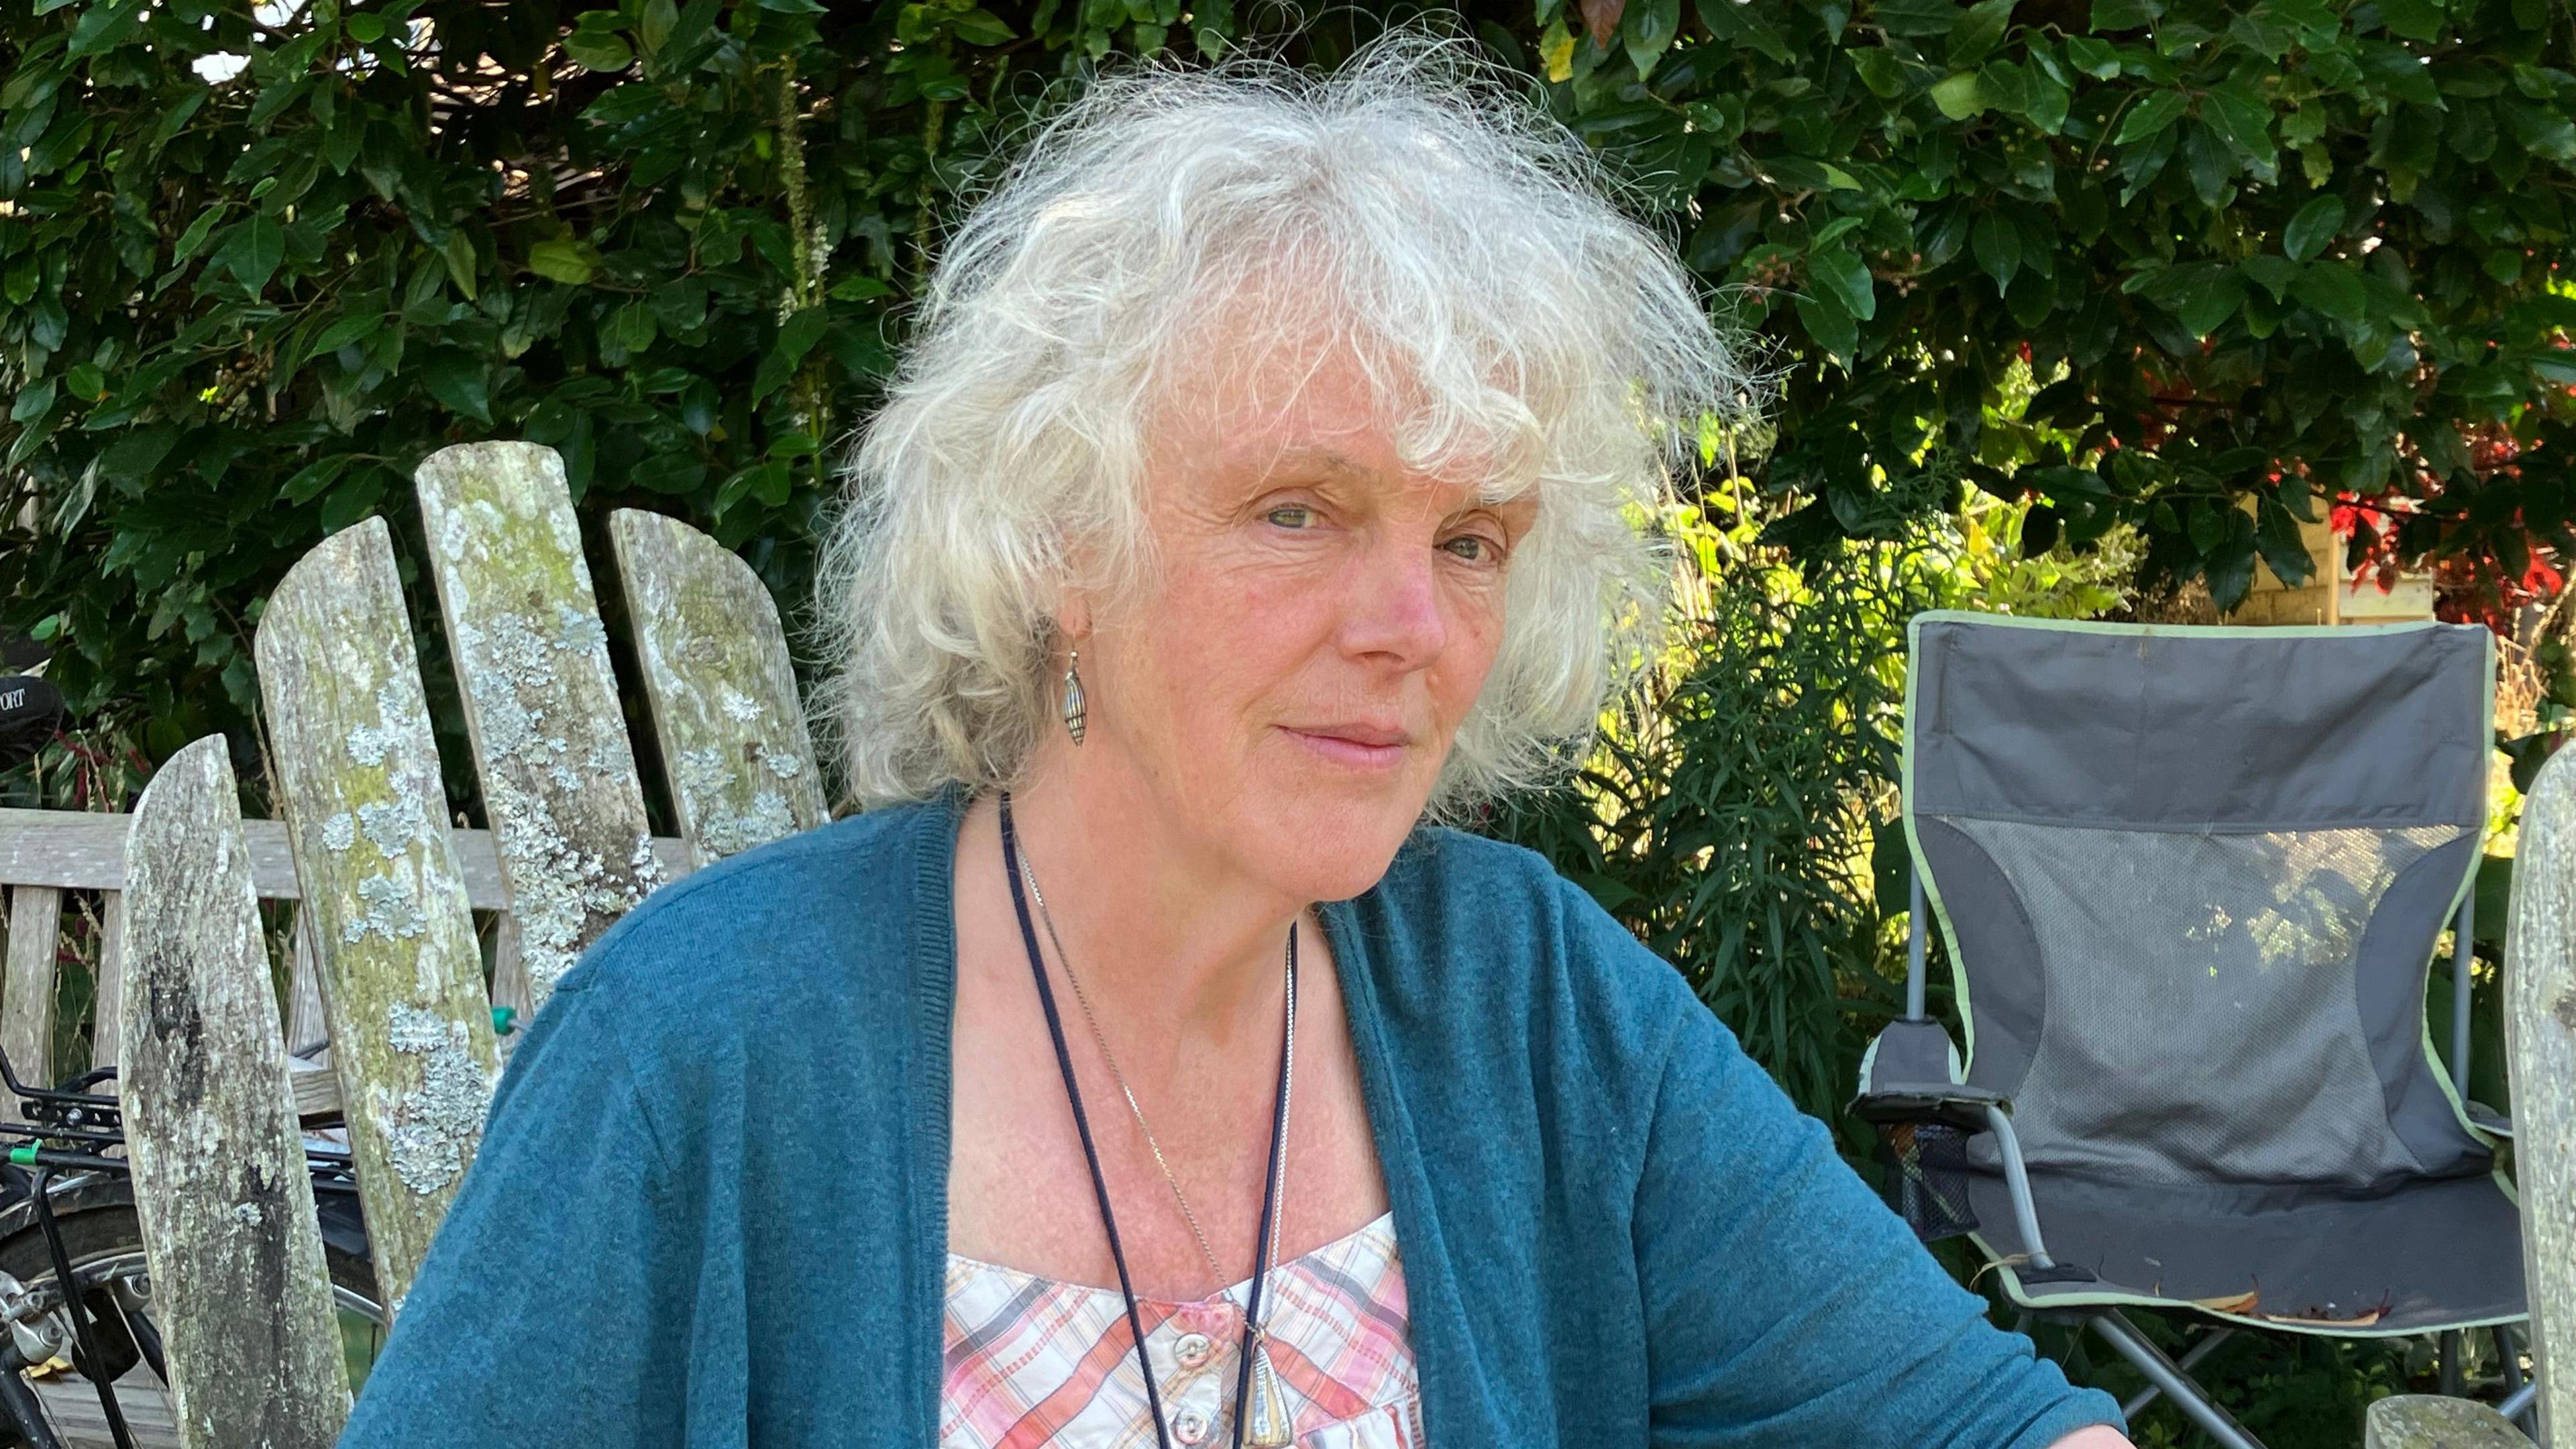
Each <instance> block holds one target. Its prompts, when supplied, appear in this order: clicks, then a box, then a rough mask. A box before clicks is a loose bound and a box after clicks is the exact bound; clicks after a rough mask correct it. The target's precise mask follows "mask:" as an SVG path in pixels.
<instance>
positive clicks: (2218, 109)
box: [2200, 81, 2279, 157]
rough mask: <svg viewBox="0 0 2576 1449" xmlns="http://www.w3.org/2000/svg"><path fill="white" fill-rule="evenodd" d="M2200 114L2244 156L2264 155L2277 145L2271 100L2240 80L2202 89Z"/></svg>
mask: <svg viewBox="0 0 2576 1449" xmlns="http://www.w3.org/2000/svg"><path fill="white" fill-rule="evenodd" d="M2200 117H2201V119H2202V120H2203V121H2206V122H2208V123H2209V127H2210V129H2211V130H2213V131H2216V132H2217V133H2218V135H2219V137H2220V138H2221V139H2222V140H2224V141H2226V142H2227V144H2228V145H2230V146H2233V147H2235V148H2236V149H2237V150H2238V151H2240V152H2242V153H2244V154H2245V155H2247V156H2253V157H2268V156H2270V155H2272V154H2273V153H2274V152H2275V151H2277V150H2278V149H2279V148H2278V147H2277V146H2275V145H2274V144H2273V142H2272V106H2271V103H2270V102H2269V101H2266V100H2264V99H2263V97H2262V96H2261V94H2259V93H2258V92H2256V90H2255V89H2254V87H2253V86H2251V85H2249V84H2247V83H2245V82H2243V81H2229V82H2227V83H2226V84H2223V85H2215V86H2211V87H2210V88H2209V89H2208V90H2207V91H2206V92H2204V93H2202V95H2201V98H2200Z"/></svg>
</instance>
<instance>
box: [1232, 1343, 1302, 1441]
mask: <svg viewBox="0 0 2576 1449" xmlns="http://www.w3.org/2000/svg"><path fill="white" fill-rule="evenodd" d="M1244 1413H1245V1415H1246V1417H1245V1419H1244V1421H1243V1427H1244V1430H1245V1433H1244V1439H1245V1442H1247V1443H1252V1444H1259V1445H1261V1446H1263V1449H1278V1446H1281V1445H1284V1444H1289V1443H1293V1442H1295V1440H1296V1437H1297V1427H1296V1425H1295V1424H1293V1423H1291V1422H1290V1421H1289V1417H1288V1390H1287V1388H1286V1387H1285V1386H1284V1385H1282V1384H1281V1383H1280V1382H1279V1374H1278V1372H1277V1371H1276V1370H1274V1369H1272V1368H1271V1367H1270V1347H1269V1345H1268V1344H1265V1343H1261V1342H1259V1341H1258V1340H1256V1341H1255V1342H1254V1344H1253V1348H1252V1402H1251V1403H1249V1404H1247V1405H1245V1406H1244Z"/></svg>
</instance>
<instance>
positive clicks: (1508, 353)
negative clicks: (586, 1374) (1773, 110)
mask: <svg viewBox="0 0 2576 1449" xmlns="http://www.w3.org/2000/svg"><path fill="white" fill-rule="evenodd" d="M1525 85H1526V82H1521V83H1517V84H1516V83H1515V82H1514V81H1513V80H1512V79H1511V78H1510V76H1509V75H1508V73H1506V72H1504V71H1502V70H1500V69H1499V68H1497V67H1495V66H1493V65H1492V64H1490V63H1489V62H1486V61H1483V60H1481V59H1479V58H1478V57H1477V55H1476V54H1475V53H1474V52H1473V51H1472V50H1471V49H1470V47H1469V44H1468V43H1467V42H1464V41H1461V40H1456V39H1448V38H1442V37H1438V36H1434V35H1431V34H1428V33H1426V32H1424V31H1422V30H1419V29H1411V28H1408V29H1399V30H1397V31H1394V32H1392V33H1390V34H1389V35H1387V36H1385V37H1384V38H1382V39H1380V40H1378V41H1377V42H1374V43H1373V44H1371V45H1370V46H1369V47H1367V48H1366V49H1364V50H1363V51H1361V52H1360V53H1359V54H1358V55H1356V56H1355V57H1353V58H1352V59H1351V60H1350V61H1349V62H1347V63H1346V64H1345V65H1343V66H1342V67H1341V68H1340V69H1338V70H1337V71H1335V72H1334V73H1332V74H1330V75H1327V76H1320V77H1319V76H1313V75H1309V74H1307V73H1304V72H1301V71H1299V70H1297V69H1295V68H1293V67H1289V66H1286V65H1282V64H1279V63H1277V62H1275V61H1270V60H1263V59H1238V60H1234V61H1230V62H1228V63H1225V64H1222V65H1218V66H1215V67H1213V68H1205V69H1193V68H1183V67H1181V66H1178V65H1170V64H1164V65H1147V66H1140V67H1138V68H1136V69H1133V70H1130V71H1128V72H1126V73H1123V74H1117V75H1112V76H1109V77H1106V78H1104V79H1101V80H1100V81H1098V82H1096V83H1095V84H1094V85H1093V86H1092V87H1091V88H1090V89H1089V90H1088V91H1087V92H1085V94H1084V95H1083V96H1082V97H1081V98H1080V99H1079V100H1077V101H1075V102H1074V103H1073V104H1072V105H1071V106H1070V107H1069V108H1068V109H1066V110H1065V111H1064V112H1063V113H1061V114H1060V115H1058V116H1057V117H1055V118H1054V119H1053V120H1052V121H1051V122H1050V123H1049V124H1047V125H1046V126H1044V127H1043V128H1042V129H1041V130H1040V131H1039V133H1038V134H1037V136H1036V138H1035V139H1034V141H1033V142H1032V143H1031V144H1030V145H1029V147H1028V148H1027V150H1026V151H1025V153H1024V154H1023V155H1022V156H1021V157H1020V158H1019V159H1018V161H1017V162H1016V163H1015V164H1014V165H1013V166H1012V167H1011V168H1010V169H1009V170H1008V171H1007V172H1006V173H1005V174H1004V175H1003V176H1002V177H1001V179H1000V180H999V181H998V182H997V184H996V185H995V186H994V188H993V189H992V190H991V191H990V192H989V194H987V195H986V196H984V197H983V198H982V199H981V200H980V202H979V203H978V204H977V205H976V206H974V207H973V208H972V210H971V211H970V212H969V213H968V214H967V215H966V217H965V218H964V220H963V221H962V223H961V224H960V226H959V227H958V229H957V231H956V232H955V234H954V235H953V236H952V237H951V238H950V239H949V240H948V242H947V245H946V247H945V249H944V251H943V253H942V255H941V256H940V258H939V260H938V262H937V264H936V266H935V268H934V269H933V272H932V274H931V276H930V279H929V283H928V286H927V288H926V291H925V295H924V298H923V301H922V304H921V309H920V313H919V316H918V319H917V324H916V327H915V330H914V332H913V334H912V337H911V340H910V343H909V346H908V347H907V349H906V351H905V353H904V355H903V358H902V360H901V364H900V366H899V368H898V369H897V371H896V374H895V376H894V378H893V380H892V381H891V384H890V386H889V391H888V395H887V398H886V400H885V403H884V405H883V407H882V408H881V409H880V410H879V411H878V412H877V413H876V414H875V415H874V416H873V417H872V418H871V419H870V420H869V421H868V422H867V423H866V424H865V425H864V427H863V428H862V430H861V432H860V436H859V440H858V444H857V447H856V449H855V452H854V454H853V460H852V466H851V474H852V476H851V483H850V492H849V497H848V500H847V503H846V505H845V507H844V509H843V512H842V514H841V516H840V518H839V519H838V520H837V521H836V523H835V525H834V527H833V529H832V531H831V536H830V538H829V539H828V541H827V544H826V547H825V550H824V556H823V562H822V568H821V575H820V597H819V601H818V615H819V617H820V620H821V624H822V633H823V636H824V638H823V642H824V647H825V648H826V650H827V651H828V652H827V658H828V660H829V662H830V668H831V670H832V677H831V678H830V680H829V682H828V683H827V685H826V686H825V690H824V693H823V695H822V697H821V699H820V701H819V703H820V712H821V714H822V716H823V718H822V720H821V723H822V725H823V727H824V731H825V733H826V736H827V738H829V739H830V740H831V741H832V742H833V747H834V748H833V753H834V754H836V755H837V757H838V760H839V763H840V765H841V768H842V770H843V771H844V774H845V783H846V786H847V788H848V790H849V793H850V794H851V795H852V796H853V797H854V798H855V799H856V800H857V801H858V803H860V804H862V805H872V804H879V803H886V802H892V801H898V800H907V799H919V798H923V797H926V796H928V795H931V794H934V793H936V792H937V791H939V790H940V789H942V788H943V787H945V786H947V785H949V784H951V783H960V782H962V783H963V784H965V785H968V786H970V787H977V788H982V787H989V786H994V785H1005V784H1009V783H1011V782H1012V781H1013V780H1014V778H1015V777H1016V775H1017V772H1018V771H1019V770H1020V769H1021V768H1022V766H1023V765H1024V764H1025V762H1026V761H1027V759H1028V757H1029V754H1030V751H1031V749H1032V748H1033V746H1034V745H1035V743H1036V741H1037V739H1038V731H1039V730H1040V729H1042V728H1044V727H1046V726H1048V725H1049V724H1050V723H1051V722H1052V720H1053V715H1054V703H1053V696H1052V690H1053V678H1052V675H1053V668H1052V665H1053V661H1054V659H1055V657H1056V654H1057V652H1058V650H1057V645H1058V643H1059V642H1060V641H1059V640H1058V639H1057V638H1056V631H1055V624H1054V618H1053V610H1054V608H1055V607H1056V606H1057V602H1058V601H1059V600H1060V599H1061V598H1062V596H1063V591H1064V590H1065V589H1066V588H1068V587H1069V586H1073V585H1075V584H1077V583H1079V584H1080V585H1082V586H1084V587H1088V588H1095V589H1114V588H1119V587H1133V586H1135V583H1136V581H1137V580H1138V579H1139V578H1140V577H1141V576H1142V575H1141V574H1140V573H1139V571H1140V570H1144V569H1150V568H1151V566H1152V565H1151V559H1150V558H1149V557H1148V556H1147V550H1146V549H1145V546H1144V545H1145V540H1146V538H1147V536H1148V529H1147V521H1146V519H1145V517H1144V512H1143V507H1144V505H1143V503H1142V497H1141V495H1142V488H1141V482H1142V474H1143V463H1144V459H1145V457H1146V453H1147V439H1148V435H1149V429H1150V428H1151V427H1152V426H1153V422H1154V417H1155V414H1156V410H1157V409H1158V408H1159V407H1162V406H1164V405H1165V404H1166V403H1167V402H1168V401H1169V400H1170V393H1171V390H1172V388H1173V385H1174V384H1175V383H1176V382H1178V381H1183V380H1186V381H1188V382H1189V384H1190V387H1191V391H1192V392H1193V393H1194V394H1195V395H1200V396H1204V395H1205V393H1206V391H1207V382H1208V379H1207V378H1206V377H1205V376H1203V375H1195V376H1194V375H1193V359H1194V357H1196V356H1198V355H1199V354H1200V353H1201V351H1202V349H1201V348H1200V347H1199V345H1198V344H1199V343H1200V342H1202V341H1204V340H1205V338H1206V337H1207V335H1208V334H1209V332H1210V330H1211V329H1213V328H1215V327H1218V326H1220V325H1221V326H1223V327H1225V328H1228V329H1231V334H1232V335H1233V336H1235V337H1237V338H1240V337H1242V336H1243V335H1245V329H1247V328H1249V329H1253V331H1252V333H1251V335H1253V336H1255V337H1256V338H1270V339H1277V340H1279V341H1282V342H1289V343H1294V344H1297V345H1304V346H1307V347H1310V348H1311V347H1313V346H1314V345H1315V344H1316V341H1317V339H1319V338H1320V339H1322V340H1323V341H1324V342H1325V343H1326V344H1327V345H1339V346H1346V347H1348V348H1350V349H1352V351H1353V353H1354V355H1356V356H1358V357H1359V358H1361V359H1362V364H1363V367H1364V376H1366V378H1367V379H1368V381H1369V384H1370V386H1371V388H1372V390H1373V392H1374V393H1375V395H1376V396H1377V398H1378V399H1379V400H1380V408H1381V416H1383V417H1385V418H1387V420H1388V426H1389V428H1390V431H1391V432H1392V434H1393V436H1394V437H1395V439H1396V441H1397V445H1398V451H1399V452H1400V454H1401V455H1402V456H1403V457H1404V459H1405V461H1406V463H1407V464H1408V465H1409V466H1412V467H1416V468H1421V469H1425V470H1426V471H1427V470H1434V469H1438V468H1441V467H1444V466H1454V465H1456V464H1457V463H1459V462H1460V461H1461V460H1469V461H1470V463H1471V465H1472V466H1474V467H1476V468H1478V469H1481V470H1483V473H1482V476H1484V477H1485V478H1486V480H1487V481H1486V484H1485V491H1486V492H1487V494H1488V495H1489V496H1494V497H1500V496H1508V495H1511V494H1515V493H1518V492H1520V491H1522V490H1524V489H1529V488H1535V489H1536V490H1537V495H1538V500H1539V507H1538V513H1537V518H1536V522H1535V523H1534V524H1533V526H1532V528H1531V530H1530V532H1529V534H1528V536H1527V537H1526V538H1524V539H1523V540H1522V541H1521V543H1520V544H1519V546H1518V547H1517V548H1516V549H1515V550H1514V552H1513V554H1512V558H1511V563H1510V567H1509V573H1508V576H1507V584H1506V594H1505V622H1504V629H1503V636H1502V640H1501V643H1500V646H1499V652H1498V654H1497V656H1496V659H1495V663H1494V667H1493V670H1492V673H1491V674H1490V675H1489V676H1488V677H1487V680H1486V684H1485V687H1484V690H1483V693H1482V694H1481V695H1480V696H1479V697H1478V699H1477V701H1476V704H1475V707H1474V708H1473V710H1472V711H1471V712H1470V714H1469V715H1468V717H1467V719H1466V720H1465V721H1464V722H1463V723H1462V724H1461V726H1460V728H1459V732H1458V735H1457V738H1456V741H1455V743H1454V745H1453V746H1452V749H1451V752H1450V756H1449V759H1448V760H1447V761H1446V762H1445V764H1444V766H1443V769H1442V772H1441V776H1440V782H1439V785H1438V787H1437V789H1436V790H1435V792H1434V795H1433V799H1432V810H1433V812H1434V813H1435V814H1446V815H1454V814H1456V813H1458V812H1459V811H1460V810H1461V809H1463V808H1465V807H1469V806H1472V805H1474V804H1476V803H1478V802H1481V801H1485V800H1490V799H1492V798H1494V797H1496V796H1497V795H1499V794H1501V793H1503V792H1506V791H1508V790H1511V789H1513V788H1516V787H1520V786H1525V785H1529V784H1533V783H1537V782H1540V781H1542V780H1544V779H1546V778H1548V777H1549V776H1550V775H1551V774H1552V772H1554V771H1555V770H1556V769H1557V768H1559V767H1560V766H1561V765H1562V764H1563V763H1564V762H1565V761H1567V760H1569V759H1572V758H1577V757H1579V754H1580V752H1581V749H1582V747H1583V745H1584V743H1585V742H1586V741H1588V739H1589V738H1590V737H1591V734H1592V732H1593V731H1594V729H1595V728H1596V727H1597V725H1598V722H1599V720H1600V717H1601V712H1602V709H1603V707H1604V702H1605V700H1607V699H1609V698H1610V697H1611V695H1612V694H1613V693H1614V691H1616V690H1617V689H1618V688H1619V687H1620V685H1621V683H1622V681H1623V679H1624V678H1625V677H1626V675H1627V674H1628V672H1629V671H1631V670H1632V669H1634V668H1635V667H1636V666H1637V664H1638V663H1639V662H1640V661H1642V660H1643V659H1644V658H1645V657H1646V655H1647V653H1648V651H1649V650H1651V648H1652V647H1653V642H1654V636H1655V632H1656V628H1657V625H1658V624H1659V622H1660V620H1661V617H1662V612H1663V601H1664V599H1665V598H1666V596H1667V595H1666V591H1665V587H1664V579H1665V577H1666V575H1665V574H1664V572H1663V564H1662V554H1661V553H1660V551H1659V550H1658V547H1657V545H1656V542H1655V534H1656V531H1657V528H1658V524H1659V520H1660V517H1661V514H1662V508H1663V505H1664V503H1665V502H1666V501H1667V500H1668V499H1669V497H1670V494H1671V487H1670V473H1669V471H1668V470H1669V468H1670V467H1671V465H1672V464H1673V463H1674V462H1675V461H1676V460H1677V459H1678V457H1679V456H1680V455H1681V453H1682V451H1683V450H1685V449H1695V448H1696V447H1697V439H1698V436H1699V432H1700V428H1701V425H1702V422H1703V420H1704V419H1706V418H1708V417H1710V416H1712V415H1715V416H1719V417H1727V416H1733V415H1737V414H1740V413H1741V412H1742V411H1743V410H1744V409H1745V408H1747V407H1748V406H1749V404H1750V401H1751V399H1752V397H1753V395H1754V391H1755V381H1754V379H1753V378H1751V377H1750V376H1749V375H1748V372H1747V370H1746V368H1745V367H1744V365H1743V364H1742V362H1741V361H1740V359H1739V357H1738V354H1737V352H1736V351H1735V350H1734V348H1733V347H1732V346H1731V345H1730V343H1729V341H1728V340H1727V338H1726V337H1724V336H1723V335H1722V333H1721V330H1720V329H1719V328H1718V327H1717V326H1716V325H1715V324H1714V323H1713V322H1712V320H1711V317H1710V312H1709V309H1708V305H1707V302H1706V299H1705V298H1704V296H1703V294H1702V291H1701V289H1700V287H1699V285H1698V284H1697V282H1696V280H1695V279H1694V278H1693V277H1692V275H1691V274H1690V272H1689V271H1688V270H1687V269H1686V268H1685V267H1683V266H1682V265H1681V263H1680V262H1679V261H1678V260H1677V259H1676V258H1675V257H1674V256H1673V254H1672V251H1671V250H1670V248H1669V247H1668V246H1667V245H1666V244H1665V243H1664V242H1663V241H1662V240H1660V239H1659V238H1658V237H1657V236H1656V235H1655V234H1654V233H1653V232H1651V231H1649V230H1648V229H1647V228H1645V227H1644V226H1641V225H1639V224H1638V223H1637V222H1635V221H1633V220H1631V219H1630V218H1629V217H1628V216H1627V215H1625V214H1624V213H1623V212H1622V210H1621V209H1620V206H1619V204H1618V197H1619V190H1618V188H1617V186H1616V185H1615V183H1614V182H1612V181H1611V179H1610V178H1609V176H1608V175H1607V173H1606V172H1605V171H1604V170H1603V168H1602V167H1601V166H1600V165H1599V164H1598V163H1597V162H1596V161H1595V159H1594V158H1593V156H1592V155H1591V153H1590V152H1589V151H1588V150H1587V149H1586V148H1585V147H1584V145H1583V144H1582V142H1580V141H1579V140H1578V139H1576V138H1575V137H1574V136H1573V135H1572V134H1571V133H1570V132H1569V131H1567V130H1566V129H1565V128H1564V127H1563V126H1562V125H1560V124H1558V123H1557V122H1555V121H1554V120H1552V119H1551V118H1549V117H1548V116H1547V115H1546V114H1545V113H1544V112H1543V111H1542V110H1541V109H1540V108H1539V107H1538V106H1537V105H1536V104H1535V103H1534V102H1533V100H1532V98H1531V97H1530V96H1529V95H1528V93H1527V92H1526V90H1525V88H1524V87H1525ZM1287 277H1293V278H1294V282H1293V284H1290V283H1287V282H1283V280H1282V279H1283V278H1287ZM1260 350H1261V349H1260V348H1259V347H1255V348H1251V349H1248V351H1250V352H1253V353H1255V354H1257V353H1258V352H1259V351H1260ZM1077 568H1079V569H1081V570H1083V571H1084V577H1082V578H1080V579H1077V578H1076V577H1075V573H1074V571H1075V570H1076V569H1077Z"/></svg>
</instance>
